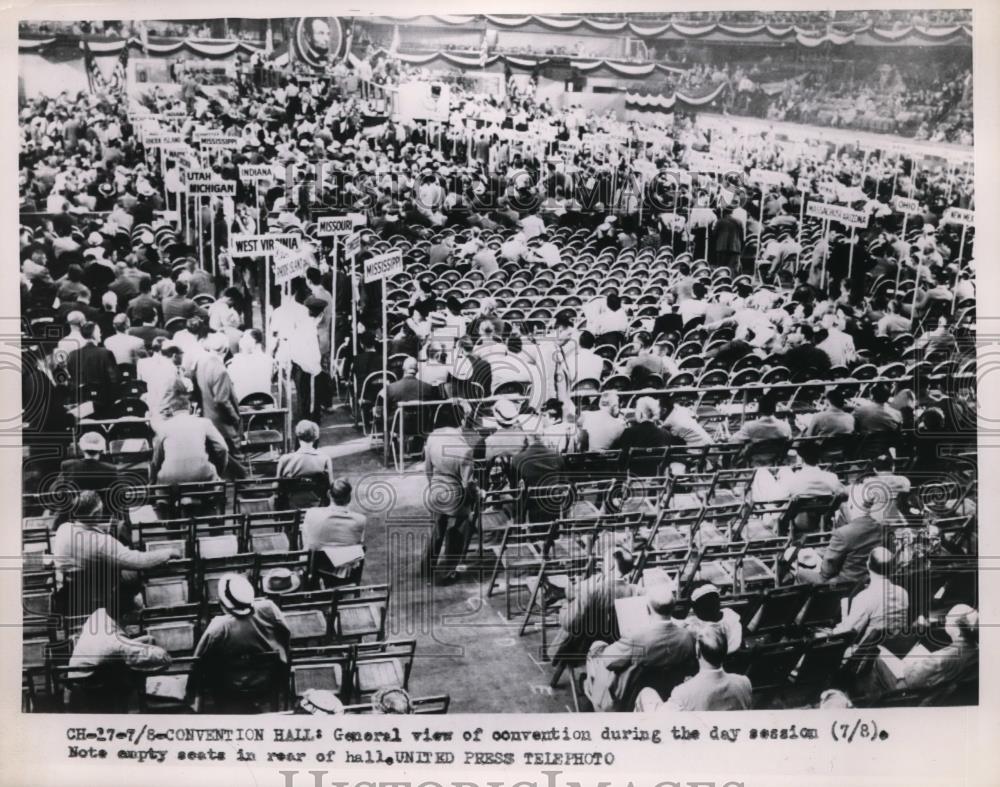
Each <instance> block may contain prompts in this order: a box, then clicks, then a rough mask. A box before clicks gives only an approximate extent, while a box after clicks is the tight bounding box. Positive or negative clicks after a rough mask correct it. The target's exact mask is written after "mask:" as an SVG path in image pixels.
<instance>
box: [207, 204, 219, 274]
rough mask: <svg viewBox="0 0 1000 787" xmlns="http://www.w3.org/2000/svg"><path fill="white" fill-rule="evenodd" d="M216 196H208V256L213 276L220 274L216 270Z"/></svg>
mask: <svg viewBox="0 0 1000 787" xmlns="http://www.w3.org/2000/svg"><path fill="white" fill-rule="evenodd" d="M214 199H215V198H214V197H209V198H208V234H209V242H210V244H211V245H210V246H209V248H208V258H209V261H210V262H211V263H212V276H213V278H214V277H215V276H216V275H217V274H218V271H217V270H216V268H217V265H216V259H215V208H213V207H212V203H213V201H214Z"/></svg>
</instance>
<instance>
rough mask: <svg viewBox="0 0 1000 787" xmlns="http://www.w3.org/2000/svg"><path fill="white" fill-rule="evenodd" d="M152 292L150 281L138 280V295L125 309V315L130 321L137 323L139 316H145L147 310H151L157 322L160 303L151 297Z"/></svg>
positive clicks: (151, 282)
mask: <svg viewBox="0 0 1000 787" xmlns="http://www.w3.org/2000/svg"><path fill="white" fill-rule="evenodd" d="M152 291H153V280H152V279H140V280H139V294H138V295H136V296H135V297H134V298H133V299H132V300H130V301H129V302H128V308H127V309H125V314H127V315H128V318H129V319H130V320H132V321H134V322H138V321H139V318H140V316H141V315H143V314H145V313H146V312H147V310H151V311H152V312H153V314H154V315H156V321H158V320H159V315H160V310H161V306H160V302H159V301H158V300H156V298H154V297H153V292H152ZM154 324H155V321H154Z"/></svg>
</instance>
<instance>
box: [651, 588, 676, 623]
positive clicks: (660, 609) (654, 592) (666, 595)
mask: <svg viewBox="0 0 1000 787" xmlns="http://www.w3.org/2000/svg"><path fill="white" fill-rule="evenodd" d="M646 606H647V607H649V611H650V612H651V613H652V614H654V615H656V616H657V617H660V618H664V619H666V618H669V617H670V616H671V613H672V612H673V610H674V586H673V584H672V583H670V582H658V583H657V584H655V585H653V586H652V587H650V588H649V589H648V590H647V591H646Z"/></svg>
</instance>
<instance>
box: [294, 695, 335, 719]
mask: <svg viewBox="0 0 1000 787" xmlns="http://www.w3.org/2000/svg"><path fill="white" fill-rule="evenodd" d="M296 713H302V714H308V715H311V716H341V715H343V713H344V703H343V702H341V701H340V698H339V697H338V696H337V695H336V693H335V692H332V691H330V690H329V689H307V690H306V691H304V692H303V693H302V696H301V697H299V704H298V707H297V708H296Z"/></svg>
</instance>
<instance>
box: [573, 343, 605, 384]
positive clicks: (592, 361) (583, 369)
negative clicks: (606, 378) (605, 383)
mask: <svg viewBox="0 0 1000 787" xmlns="http://www.w3.org/2000/svg"><path fill="white" fill-rule="evenodd" d="M566 365H567V366H568V367H569V376H570V379H571V381H572V382H573V383H577V382H579V381H580V380H598V381H599V380H600V379H601V375H602V374H603V373H604V359H603V358H602V357H601V356H600V355H598V354H597V353H595V352H594V351H593V350H585V349H583V348H582V347H577V348H576V352H567V353H566Z"/></svg>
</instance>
